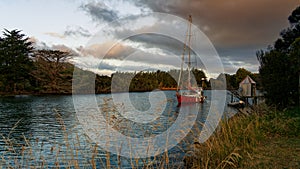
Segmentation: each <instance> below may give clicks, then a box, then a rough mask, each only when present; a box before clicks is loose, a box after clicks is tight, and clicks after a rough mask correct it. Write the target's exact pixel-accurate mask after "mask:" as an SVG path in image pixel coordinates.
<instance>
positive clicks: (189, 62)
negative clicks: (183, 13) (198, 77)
mask: <svg viewBox="0 0 300 169" xmlns="http://www.w3.org/2000/svg"><path fill="white" fill-rule="evenodd" d="M191 31H192V15H189V30H188V38H189V39H188V50H189V53H188V87H191V36H192V32H191Z"/></svg>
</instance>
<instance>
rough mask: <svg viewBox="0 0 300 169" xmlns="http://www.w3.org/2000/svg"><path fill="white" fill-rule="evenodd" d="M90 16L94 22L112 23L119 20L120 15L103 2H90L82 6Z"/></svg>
mask: <svg viewBox="0 0 300 169" xmlns="http://www.w3.org/2000/svg"><path fill="white" fill-rule="evenodd" d="M80 8H81V9H83V10H84V11H85V12H86V13H87V14H88V15H90V16H91V17H92V18H93V20H94V21H97V22H99V21H107V22H111V21H113V20H115V19H117V18H118V13H117V12H116V11H114V10H113V9H110V8H109V7H108V6H107V5H105V4H104V3H103V2H96V1H92V2H88V3H86V4H82V5H81V6H80Z"/></svg>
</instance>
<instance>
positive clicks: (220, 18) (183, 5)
mask: <svg viewBox="0 0 300 169" xmlns="http://www.w3.org/2000/svg"><path fill="white" fill-rule="evenodd" d="M136 3H137V5H140V6H148V7H149V8H151V9H152V10H153V11H154V12H167V13H171V14H175V15H179V16H181V17H183V18H186V17H187V16H188V15H189V14H191V15H192V16H193V23H194V24H196V25H197V26H199V28H202V29H203V30H204V31H205V33H206V34H207V35H208V36H209V38H210V39H211V40H212V41H213V43H214V45H216V46H217V47H219V46H222V47H224V46H236V47H239V46H244V45H257V47H261V46H264V45H266V44H270V43H272V42H273V41H274V40H275V39H276V37H278V34H279V32H280V30H282V29H283V28H285V27H286V26H287V17H288V16H289V14H290V13H291V11H292V10H293V9H295V8H296V6H297V5H299V0H289V1H286V0H227V1H224V0H190V1H180V0H156V1H150V0H138V1H137V2H136Z"/></svg>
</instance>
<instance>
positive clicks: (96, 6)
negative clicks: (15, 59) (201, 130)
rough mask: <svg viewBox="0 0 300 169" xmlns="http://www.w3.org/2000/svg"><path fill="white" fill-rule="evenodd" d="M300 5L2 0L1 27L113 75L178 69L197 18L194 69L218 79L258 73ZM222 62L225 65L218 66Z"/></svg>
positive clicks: (232, 0) (271, 0)
mask: <svg viewBox="0 0 300 169" xmlns="http://www.w3.org/2000/svg"><path fill="white" fill-rule="evenodd" d="M299 5H300V2H299V0H288V1H287V0H226V1H224V0H188V1H183V0H51V1H46V0H14V1H11V0H1V1H0V21H1V22H0V29H2V30H4V29H8V30H12V29H19V30H22V31H23V33H24V34H25V35H27V36H28V37H30V40H31V41H32V42H34V45H35V47H36V48H38V49H55V50H68V51H71V52H72V54H73V55H74V57H73V59H72V62H73V63H75V64H76V65H78V66H79V67H82V68H86V69H89V70H92V71H94V72H96V73H99V74H104V75H110V74H111V73H113V72H116V71H141V70H157V69H160V70H169V69H178V68H179V67H180V65H181V60H180V58H181V55H182V53H183V46H184V45H183V44H184V43H185V42H186V37H187V36H186V32H187V28H188V27H187V21H186V19H187V18H188V16H189V15H191V16H192V23H193V26H192V32H191V45H189V46H190V49H192V52H191V53H192V58H194V62H193V64H194V65H193V66H195V67H198V68H200V69H203V70H204V71H205V72H206V73H207V75H208V76H210V77H214V76H216V75H217V74H219V73H224V72H225V73H230V74H233V73H235V72H236V71H237V69H238V68H240V67H243V68H246V69H247V70H249V71H251V72H258V68H259V63H258V61H257V59H256V55H255V53H256V51H258V50H260V49H266V48H267V47H268V46H269V45H272V44H273V42H274V41H275V40H276V39H277V38H278V37H279V33H280V31H281V30H283V29H284V28H286V27H288V20H287V18H288V16H289V15H290V13H291V12H292V11H293V10H294V9H295V8H296V7H297V6H299ZM0 36H1V35H0ZM218 58H219V59H220V62H221V63H222V65H221V66H220V65H218V64H213V63H217V62H218V61H215V60H214V59H218ZM218 63H219V62H218ZM220 67H222V69H220ZM223 68H224V69H223ZM222 71H224V72H222Z"/></svg>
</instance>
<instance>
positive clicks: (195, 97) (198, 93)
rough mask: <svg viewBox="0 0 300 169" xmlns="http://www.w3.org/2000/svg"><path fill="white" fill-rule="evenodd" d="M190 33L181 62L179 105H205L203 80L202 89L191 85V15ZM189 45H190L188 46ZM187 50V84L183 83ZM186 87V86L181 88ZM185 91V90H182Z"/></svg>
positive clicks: (178, 89)
mask: <svg viewBox="0 0 300 169" xmlns="http://www.w3.org/2000/svg"><path fill="white" fill-rule="evenodd" d="M188 21H189V23H188V31H187V39H186V41H187V42H185V43H184V48H183V53H182V57H181V59H182V62H181V69H180V73H179V78H178V86H177V90H176V97H177V101H178V104H181V103H203V102H204V100H205V98H206V97H205V96H204V94H203V88H202V87H203V82H204V81H203V80H204V79H202V87H198V86H196V87H193V86H192V84H191V70H192V65H191V63H192V62H191V47H190V46H191V34H192V33H191V27H192V16H191V15H189V19H188ZM187 43H188V45H187ZM186 49H187V50H188V51H187V53H188V54H187V62H186V63H187V73H188V77H187V80H186V81H185V82H183V78H182V74H183V64H184V62H185V60H186ZM181 85H184V86H181ZM182 89H183V90H182Z"/></svg>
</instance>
